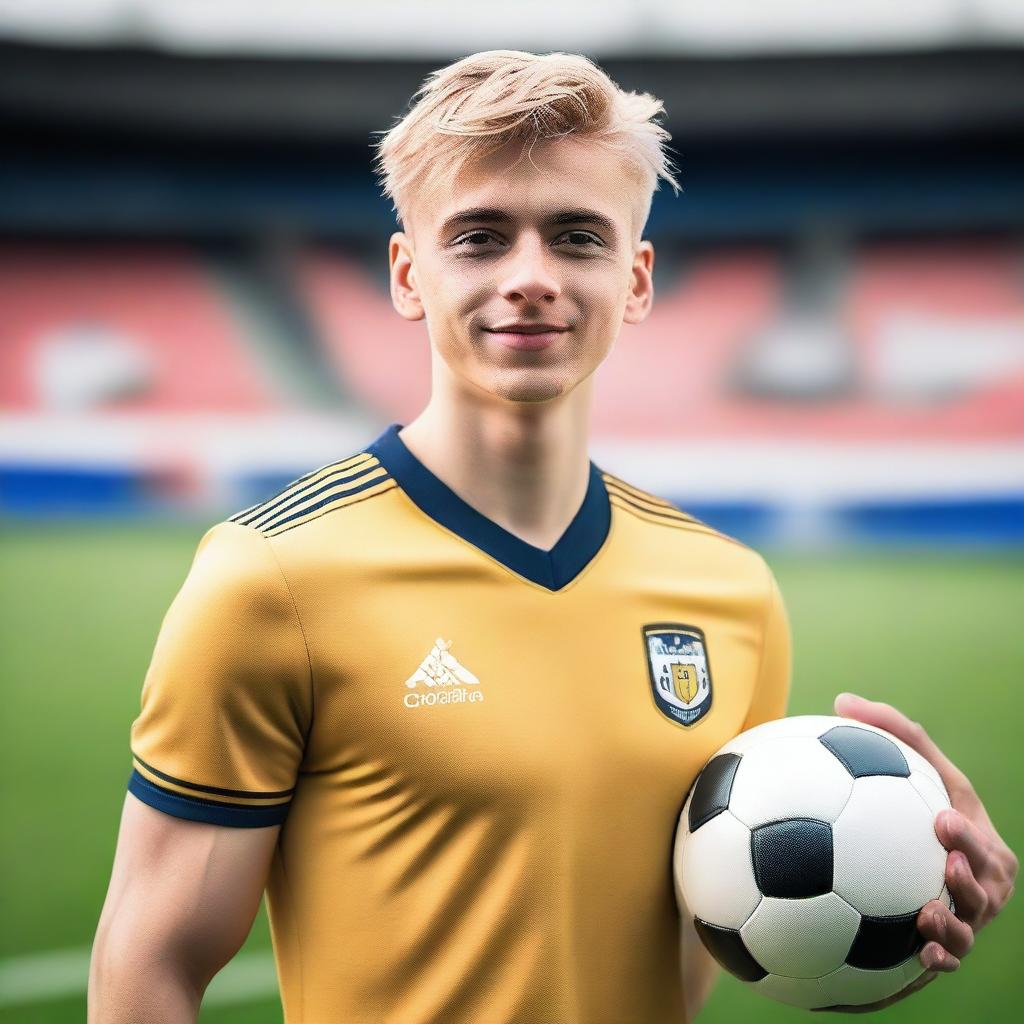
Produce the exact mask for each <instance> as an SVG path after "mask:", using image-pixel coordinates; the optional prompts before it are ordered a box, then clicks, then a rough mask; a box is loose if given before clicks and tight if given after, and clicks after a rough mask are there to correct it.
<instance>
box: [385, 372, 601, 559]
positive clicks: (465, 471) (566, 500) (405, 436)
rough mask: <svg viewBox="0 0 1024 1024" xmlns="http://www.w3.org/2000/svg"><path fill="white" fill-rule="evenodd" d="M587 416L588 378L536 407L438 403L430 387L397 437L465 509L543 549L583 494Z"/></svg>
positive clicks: (440, 400) (561, 530) (555, 537)
mask: <svg viewBox="0 0 1024 1024" xmlns="http://www.w3.org/2000/svg"><path fill="white" fill-rule="evenodd" d="M589 411H590V381H589V380H586V381H583V382H582V383H581V384H580V385H578V386H577V387H576V388H575V389H574V390H573V393H572V394H571V395H568V396H566V398H565V399H562V400H558V399H556V400H553V401H550V402H543V403H540V402H538V403H515V402H504V401H502V402H495V401H494V399H493V398H492V397H491V396H487V400H486V401H482V402H476V401H472V400H469V401H467V400H465V396H460V400H459V401H446V400H445V399H444V396H443V394H439V393H438V391H437V390H435V392H434V394H433V395H432V397H431V400H430V402H429V403H428V404H427V407H426V408H425V409H424V410H423V412H422V413H420V415H419V416H417V417H416V419H415V420H413V421H412V422H411V423H410V424H409V425H408V426H407V427H405V428H404V429H403V430H402V431H401V433H400V436H401V438H402V441H403V442H404V443H405V445H406V447H408V449H409V450H410V451H411V452H412V454H413V455H415V456H416V458H417V459H419V461H420V462H422V463H423V465H424V466H426V467H427V469H429V470H430V471H431V472H432V473H433V474H434V475H435V476H436V477H438V478H439V479H440V480H442V481H443V482H444V483H445V484H447V485H448V486H449V487H450V488H451V489H452V490H453V491H454V492H455V493H456V494H457V495H459V497H460V498H462V499H463V500H464V501H465V502H466V503H467V504H469V505H471V506H472V507H473V508H475V509H476V510H477V511H478V512H480V513H481V514H483V515H485V516H486V517H487V518H488V519H490V520H492V521H493V522H495V523H497V524H498V525H499V526H501V527H503V528H504V529H506V530H508V531H509V533H512V534H514V535H515V536H517V537H519V538H520V539H521V540H524V541H526V542H527V543H528V544H532V545H534V546H535V547H538V548H541V549H543V550H545V551H547V550H549V549H550V548H552V547H554V545H555V543H556V541H557V540H558V538H559V537H561V536H562V534H563V533H564V532H565V530H566V528H567V527H568V526H569V524H570V523H571V522H572V519H573V517H574V516H575V515H576V513H577V512H578V511H579V508H580V506H581V505H582V504H583V499H584V497H585V496H586V493H587V484H588V482H589V474H590V461H589V458H588V455H587V432H588V426H589Z"/></svg>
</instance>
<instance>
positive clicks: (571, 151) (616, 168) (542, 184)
mask: <svg viewBox="0 0 1024 1024" xmlns="http://www.w3.org/2000/svg"><path fill="white" fill-rule="evenodd" d="M639 191H640V186H639V184H638V182H637V181H636V179H635V177H634V176H632V175H630V173H629V170H628V165H627V163H626V160H625V159H624V158H623V157H622V156H621V155H619V154H617V153H614V152H610V151H609V150H607V149H602V148H601V147H599V146H595V145H593V144H590V143H586V142H581V141H579V140H577V139H557V140H551V141H542V142H537V143H535V144H533V146H532V147H531V146H530V145H529V144H522V143H514V144H509V145H507V146H504V147H502V148H501V149H499V150H497V151H495V152H494V153H491V154H489V155H487V156H485V157H482V158H479V159H476V160H472V161H470V162H469V163H467V164H466V166H465V167H463V168H462V170H461V171H460V172H459V174H458V175H457V176H456V178H455V180H454V182H453V184H452V186H451V187H450V188H447V189H444V190H443V192H440V193H437V194H434V195H431V196H425V197H423V201H422V202H421V203H417V204H416V205H417V210H416V213H417V214H418V218H417V219H419V220H421V222H422V224H423V226H424V227H425V228H427V229H428V230H429V231H431V233H434V232H436V231H437V230H439V229H440V228H441V227H442V226H443V225H444V224H445V223H446V222H447V221H449V220H450V219H451V218H452V217H453V216H454V215H456V214H458V213H460V212H461V211H463V210H468V209H474V208H489V209H499V210H503V211H505V212H507V213H508V214H510V215H511V216H513V217H514V218H516V219H518V220H522V221H523V222H526V223H534V222H540V221H542V220H544V219H545V218H547V217H549V216H550V215H551V213H552V212H557V211H558V210H563V209H566V208H581V209H587V210H593V211H595V212H597V213H599V214H602V215H603V216H604V217H606V218H607V219H608V220H610V221H612V222H613V223H614V224H616V225H618V227H619V230H620V233H621V234H622V235H623V236H625V237H628V236H629V234H630V231H631V225H632V219H633V217H634V210H635V208H636V206H637V203H638V193H639Z"/></svg>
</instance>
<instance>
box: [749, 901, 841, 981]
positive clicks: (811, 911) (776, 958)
mask: <svg viewBox="0 0 1024 1024" xmlns="http://www.w3.org/2000/svg"><path fill="white" fill-rule="evenodd" d="M859 927H860V914H858V913H857V911H856V910H854V909H853V907H851V906H850V905H849V904H848V903H846V902H844V901H843V900H841V899H840V898H839V897H838V896H837V895H836V894H835V893H834V892H829V893H825V895H823V896H814V897H812V898H811V899H806V900H785V899H775V898H773V897H771V896H765V898H764V899H763V900H761V902H760V904H759V905H758V908H757V910H755V911H754V913H753V914H751V915H750V920H749V921H747V923H746V924H745V925H744V926H743V927H742V928H741V929H740V934H741V935H742V936H743V941H744V942H745V943H746V946H747V949H749V950H750V952H751V953H752V954H753V957H754V959H755V960H756V961H757V962H758V963H759V964H760V965H761V966H762V967H763V968H764V969H765V970H766V971H770V972H771V973H772V974H781V975H784V976H786V977H789V978H820V977H821V976H822V975H823V974H828V973H829V972H830V971H834V970H835V969H836V968H837V967H839V966H841V965H842V963H843V962H844V961H845V960H846V954H847V953H849V951H850V947H851V946H852V945H853V940H854V939H855V938H856V937H857V929H858V928H859Z"/></svg>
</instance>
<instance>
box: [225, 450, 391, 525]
mask: <svg viewBox="0 0 1024 1024" xmlns="http://www.w3.org/2000/svg"><path fill="white" fill-rule="evenodd" d="M370 463H373V464H374V465H376V464H377V460H376V459H375V458H374V457H373V456H372V455H370V454H369V453H368V452H359V453H358V454H356V455H352V456H349V457H348V458H346V459H342V460H340V461H339V462H331V463H328V465H326V466H321V467H320V468H319V469H314V470H312V471H310V472H309V473H306V474H305V475H304V476H300V477H299V478H298V479H297V480H293V481H292V482H291V483H290V484H288V485H287V486H286V487H284V488H283V489H282V490H280V491H278V492H277V493H276V494H275V495H273V496H272V497H270V498H268V499H267V500H266V501H262V502H258V503H257V504H255V505H250V506H249V507H248V508H246V509H243V510H242V511H241V512H237V513H235V515H233V516H232V517H231V518H230V520H229V522H232V523H239V524H240V525H242V526H253V525H255V524H256V521H257V520H262V519H264V518H265V517H266V516H268V515H271V514H273V513H275V512H276V511H277V510H279V509H280V508H281V507H282V506H283V505H286V504H288V503H289V502H290V501H292V500H293V499H294V498H296V497H298V496H300V495H303V494H307V493H308V492H309V491H310V490H315V489H316V487H317V485H318V484H321V483H323V482H324V481H326V480H329V479H331V478H332V477H334V476H338V475H341V476H351V475H352V474H354V473H357V472H359V471H360V470H361V469H362V468H363V467H364V466H366V465H368V464H370Z"/></svg>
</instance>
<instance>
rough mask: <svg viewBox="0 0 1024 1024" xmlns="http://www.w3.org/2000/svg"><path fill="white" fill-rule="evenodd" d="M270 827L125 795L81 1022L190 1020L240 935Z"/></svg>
mask: <svg viewBox="0 0 1024 1024" xmlns="http://www.w3.org/2000/svg"><path fill="white" fill-rule="evenodd" d="M279 829H280V826H278V825H274V826H269V827H266V828H228V827H225V826H222V825H208V824H205V823H203V822H198V821H186V820H184V819H181V818H175V817H172V816H171V815H169V814H164V813H163V812H162V811H158V810H155V809H154V808H152V807H149V806H147V805H146V804H144V803H142V802H141V801H140V800H137V799H136V798H135V797H134V796H132V795H131V794H129V795H128V796H127V798H126V799H125V805H124V811H123V813H122V816H121V831H120V835H119V836H118V843H117V851H116V853H115V856H114V867H113V871H112V874H111V878H110V887H109V889H108V890H107V899H106V902H105V903H104V905H103V913H102V914H101V916H100V921H99V927H98V928H97V931H96V939H95V941H94V943H93V949H92V962H91V966H90V971H89V1022H90V1024H129V1022H131V1024H139V1022H143V1021H160V1022H162V1024H186V1022H188V1024H193V1022H194V1021H195V1020H196V1015H197V1013H198V1011H199V1003H200V1000H201V999H202V996H203V992H204V991H205V990H206V986H207V985H208V984H209V983H210V980H211V979H212V978H213V976H214V975H215V974H216V973H217V972H218V971H219V970H220V969H221V968H222V967H223V966H224V965H225V964H226V963H227V962H228V961H229V960H230V959H231V957H233V956H234V955H235V953H236V952H238V949H239V948H240V947H241V945H242V943H243V942H244V941H245V937H246V936H247V935H248V934H249V930H250V928H251V927H252V922H253V920H254V919H255V917H256V911H257V910H258V909H259V902H260V896H261V895H262V892H263V888H264V884H265V881H266V878H267V872H268V870H269V867H270V860H271V857H272V855H273V851H274V844H275V843H276V842H277V834H278V831H279Z"/></svg>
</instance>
